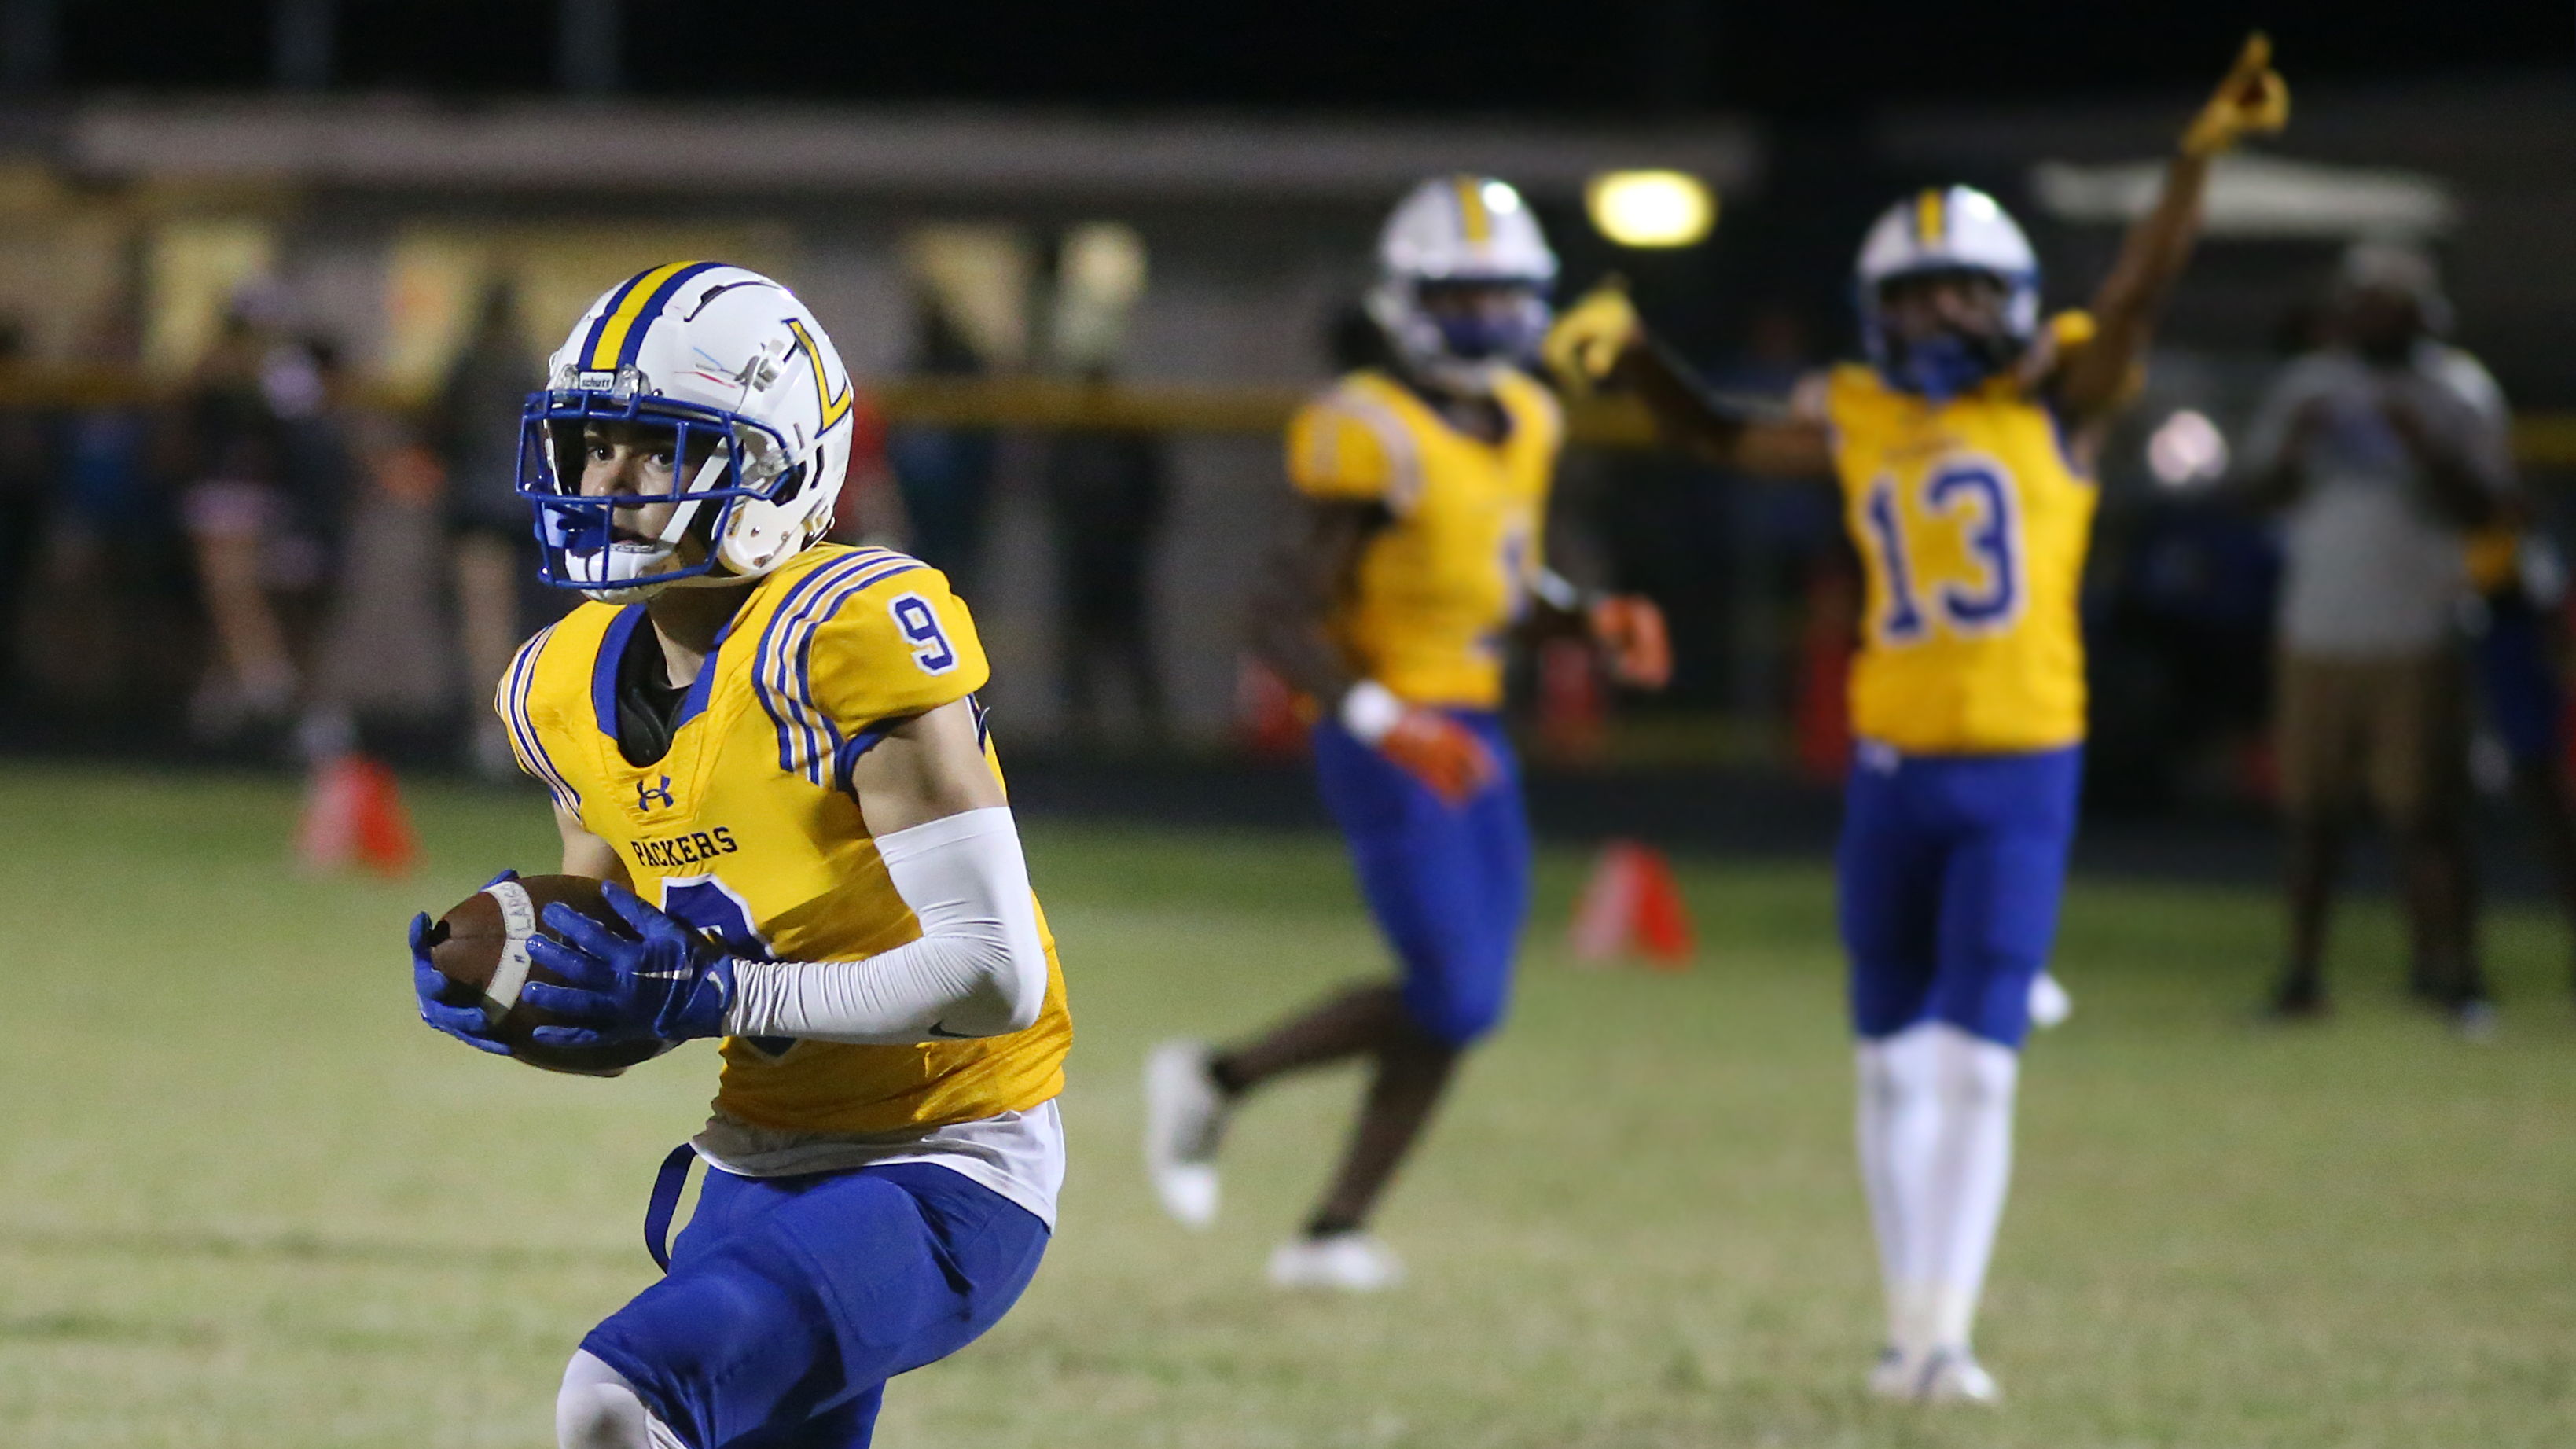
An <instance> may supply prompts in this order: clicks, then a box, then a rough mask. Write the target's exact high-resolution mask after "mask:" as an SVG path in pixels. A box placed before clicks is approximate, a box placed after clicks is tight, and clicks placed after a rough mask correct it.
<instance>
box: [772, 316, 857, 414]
mask: <svg viewBox="0 0 2576 1449" xmlns="http://www.w3.org/2000/svg"><path fill="white" fill-rule="evenodd" d="M787 330H788V331H790V332H793V333H795V334H796V343H797V345H798V346H800V347H802V348H804V349H805V358H806V360H807V361H809V362H811V363H813V364H814V401H815V402H816V403H818V404H820V405H821V406H822V409H823V426H822V429H821V431H823V432H827V433H828V432H830V431H831V430H832V425H833V424H834V423H837V422H839V421H840V420H841V419H842V417H843V416H844V415H845V414H847V413H848V412H849V410H850V380H849V379H848V378H846V377H845V378H843V379H841V395H840V396H839V397H834V396H832V383H831V379H829V378H827V377H825V376H823V349H822V348H819V347H817V346H815V345H814V339H813V338H812V337H810V336H808V335H806V332H805V324H804V323H802V322H799V321H797V320H796V319H795V318H793V317H790V318H788V319H787Z"/></svg>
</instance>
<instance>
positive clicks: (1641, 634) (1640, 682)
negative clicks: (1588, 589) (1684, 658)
mask: <svg viewBox="0 0 2576 1449" xmlns="http://www.w3.org/2000/svg"><path fill="white" fill-rule="evenodd" d="M1586 622H1588V623H1589V624H1590V625H1591V629H1592V643H1593V646H1594V647H1595V648H1598V649H1599V650H1600V651H1601V657H1602V658H1603V659H1604V660H1605V661H1607V662H1608V664H1609V666H1610V677H1611V678H1612V679H1615V680H1617V681H1618V682H1620V683H1621V684H1625V685H1629V686H1631V687H1633V688H1637V689H1661V688H1663V687H1664V686H1665V685H1667V684H1670V683H1672V680H1673V642H1672V637H1671V636H1670V635H1669V634H1667V633H1666V632H1665V631H1664V611H1663V610H1662V609H1659V608H1657V607H1655V601H1654V600H1652V599H1649V598H1647V597H1645V596H1644V595H1642V594H1614V595H1612V596H1611V597H1609V598H1606V599H1600V600H1596V601H1595V602H1594V603H1593V605H1592V611H1591V614H1590V616H1589V618H1588V619H1587V621H1586Z"/></svg>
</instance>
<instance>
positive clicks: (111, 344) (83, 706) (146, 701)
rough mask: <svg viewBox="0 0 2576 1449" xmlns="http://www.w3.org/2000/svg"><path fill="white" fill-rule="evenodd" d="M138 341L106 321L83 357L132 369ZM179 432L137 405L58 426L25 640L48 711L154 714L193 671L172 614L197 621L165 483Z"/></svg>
mask: <svg viewBox="0 0 2576 1449" xmlns="http://www.w3.org/2000/svg"><path fill="white" fill-rule="evenodd" d="M134 344H135V328H134V325H133V323H132V321H131V319H130V318H126V317H123V316H117V317H111V318H110V319H108V320H107V321H106V322H105V323H104V324H103V325H102V326H101V327H100V328H98V329H97V331H96V332H94V333H93V334H92V335H91V336H90V337H89V338H88V339H87V340H86V342H85V344H84V346H83V348H82V352H81V355H82V357H83V358H84V359H85V360H87V361H88V362H90V363H92V364H94V365H97V366H101V367H115V366H131V365H132V363H133V360H134V353H135V346H134ZM179 423H180V419H179V418H178V417H177V416H175V415H174V414H173V413H172V412H171V410H169V409H163V408H154V407H149V406H146V405H143V404H141V403H137V402H111V403H97V404H92V405H90V406H86V407H81V408H78V409H75V410H74V411H72V413H71V414H70V415H69V416H68V417H66V418H65V419H63V421H62V425H61V430H60V432H59V434H58V449H59V462H58V464H57V466H56V469H55V472H54V479H53V482H54V488H53V498H52V502H51V506H50V507H49V508H47V509H46V510H45V511H46V513H47V514H48V517H47V519H46V523H45V527H44V531H43V539H44V549H43V557H42V559H41V561H40V562H39V564H38V566H37V569H36V577H37V583H36V586H35V588H34V589H33V590H32V591H31V592H30V594H28V595H27V596H25V599H24V603H25V609H26V616H27V617H26V620H25V630H26V632H25V634H24V635H23V636H22V637H23V639H24V647H25V651H26V652H25V665H26V669H27V672H28V675H29V677H30V682H31V683H32V685H33V686H34V693H35V695H36V697H37V698H39V699H41V700H42V702H43V703H44V705H45V706H46V707H47V708H48V709H50V710H52V711H55V712H57V713H61V714H90V713H93V712H95V711H97V710H100V709H102V708H105V707H108V706H111V705H114V704H120V703H125V704H135V705H146V706H147V709H146V710H145V711H142V712H146V713H148V712H149V711H148V706H149V705H154V704H161V703H164V702H167V701H169V698H170V693H171V691H170V690H169V687H168V683H169V680H170V679H172V678H174V677H184V676H185V674H186V672H187V670H188V668H189V667H190V661H189V659H188V658H187V656H188V654H189V653H190V651H191V650H192V649H193V647H194V643H195V640H194V637H193V636H194V631H193V630H191V629H188V628H184V627H179V626H178V619H177V617H176V616H177V615H178V614H179V613H180V612H181V611H182V610H187V611H188V612H191V613H193V612H194V610H193V608H191V607H190V605H191V603H192V601H190V600H188V599H187V598H186V591H187V586H188V585H187V581H188V577H189V569H188V567H187V564H186V561H185V559H184V557H183V554H184V548H185V546H184V543H183V541H182V538H181V535H180V531H179V529H178V527H177V520H176V518H175V517H174V516H173V515H172V513H171V510H170V503H171V495H170V493H169V491H168V490H167V489H166V488H164V487H163V486H162V485H163V483H164V482H165V481H166V479H167V477H168V476H170V475H171V474H172V470H173V469H174V468H175V467H176V466H177V465H178V464H179V463H180V462H181V461H182V459H181V457H180V456H179V455H180V454H182V453H183V452H184V444H185V441H186V440H185V438H184V436H183V429H182V428H181V427H180V426H179ZM165 623H166V625H168V627H155V626H156V625H162V624H165ZM146 680H148V681H149V688H150V690H151V693H150V695H149V696H147V695H146V694H145V692H144V686H145V681H146Z"/></svg>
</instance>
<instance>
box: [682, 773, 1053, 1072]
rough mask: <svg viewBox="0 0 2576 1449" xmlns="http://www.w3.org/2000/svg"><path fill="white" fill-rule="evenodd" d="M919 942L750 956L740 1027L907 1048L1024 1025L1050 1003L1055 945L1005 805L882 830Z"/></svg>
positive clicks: (882, 845) (732, 1020) (734, 1013)
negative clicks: (1044, 935)
mask: <svg viewBox="0 0 2576 1449" xmlns="http://www.w3.org/2000/svg"><path fill="white" fill-rule="evenodd" d="M877 853H878V854H879V855H882V856H883V857H885V863H886V874H887V875H889V876H892V877H893V878H894V888H895V892H896V894H898V895H900V896H902V897H903V903H904V904H905V905H907V906H910V907H912V913H913V914H914V915H915V916H918V917H919V918H920V919H921V939H919V940H917V941H908V942H905V943H904V944H903V945H900V946H897V947H895V948H894V949H893V950H891V951H881V952H879V953H878V954H876V955H874V956H870V957H868V958H866V959H865V960H860V961H743V962H740V963H738V964H737V965H736V967H735V969H734V986H735V996H734V1004H733V1008H732V1009H731V1010H730V1011H727V1012H726V1013H725V1031H726V1032H727V1033H728V1034H731V1035H734V1036H795V1037H807V1038H811V1039H813V1040H815V1041H838V1042H864V1043H874V1044H881V1045H886V1044H891V1045H902V1044H908V1043H912V1042H922V1041H936V1040H939V1039H940V1038H943V1037H976V1036H1001V1035H1003V1034H1005V1033H1008V1032H1014V1031H1025V1030H1027V1029H1028V1028H1029V1027H1030V1026H1031V1025H1032V1024H1034V1023H1035V1022H1036V1021H1037V1019H1038V1009H1039V1008H1040V1007H1041V1006H1043V1005H1045V1003H1046V990H1047V960H1046V948H1045V947H1044V946H1043V945H1042V944H1040V942H1039V938H1038V914H1037V903H1036V900H1035V899H1034V898H1033V897H1032V896H1031V895H1030V894H1029V867H1028V862H1027V860H1026V858H1025V857H1023V856H1022V855H1021V854H1020V833H1019V830H1018V829H1017V827H1015V826H1014V825H1013V824H1012V822H1011V812H1010V808H1009V807H1008V806H1002V805H995V806H990V807H988V808H985V809H982V810H968V811H966V812H964V813H962V814H958V815H949V816H944V817H942V818H940V819H937V820H933V821H930V822H928V823H927V824H922V825H916V826H913V827H912V828H911V829H909V830H898V831H895V832H894V833H893V834H891V835H881V836H879V837H877Z"/></svg>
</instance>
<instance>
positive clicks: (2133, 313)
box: [2055, 33, 2290, 427]
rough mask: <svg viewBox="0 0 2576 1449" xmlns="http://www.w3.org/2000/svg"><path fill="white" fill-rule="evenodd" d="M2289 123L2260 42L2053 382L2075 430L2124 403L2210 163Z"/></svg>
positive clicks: (2140, 224)
mask: <svg viewBox="0 0 2576 1449" xmlns="http://www.w3.org/2000/svg"><path fill="white" fill-rule="evenodd" d="M2289 116H2290V91H2289V87H2288V86H2287V85H2286V84H2285V83H2284V82H2283V81H2282V79H2281V76H2280V73H2279V72H2277V71H2275V70H2273V69H2272V42H2271V41H2270V40H2268V39H2266V38H2265V37H2264V36H2262V35H2261V34H2259V33H2258V34H2256V35H2254V36H2252V37H2251V38H2249V39H2248V40H2247V41H2246V42H2245V49H2244V51H2243V52H2242V53H2240V54H2239V55H2238V56H2237V58H2236V66H2235V68H2234V69H2232V70H2230V71H2229V72H2228V73H2227V78H2226V79H2225V80H2223V81H2221V82H2219V86H2218V91H2217V93H2216V94H2215V95H2212V96H2211V97H2210V99H2209V103H2208V104H2207V105H2205V106H2203V107H2202V108H2201V110H2200V114H2199V115H2198V116H2196V117H2194V118H2193V120H2192V123H2191V126H2190V128H2189V129H2188V130H2186V131H2184V133H2183V137H2182V145H2181V147H2180V149H2179V150H2178V151H2177V152H2176V153H2175V155H2174V158H2173V160H2172V162H2171V163H2170V164H2168V165H2167V167H2166V168H2165V184H2164V189H2163V190H2162V191H2161V192H2159V193H2158V194H2157V197H2156V204H2155V206H2154V207H2153V208H2152V209H2150V210H2149V211H2148V212H2147V214H2146V215H2145V216H2143V217H2140V218H2139V219H2138V221H2137V223H2136V224H2135V225H2134V226H2132V227H2130V228H2129V235H2128V239H2127V240H2126V241H2125V242H2124V243H2123V244H2122V245H2121V248H2120V258H2119V260H2118V262H2116V263H2115V264H2113V266H2112V268H2111V274H2110V275H2109V276H2108V277H2105V278H2104V279H2103V281H2102V285H2101V288H2100V289H2099V290H2098V291H2096V292H2095V293H2094V295H2093V308H2092V310H2093V320H2094V323H2095V326H2096V329H2097V330H2096V331H2095V333H2094V335H2093V337H2092V340H2091V341H2089V342H2087V343H2085V344H2083V345H2082V346H2079V347H2077V348H2075V349H2074V350H2073V352H2072V353H2071V355H2070V356H2069V357H2068V358H2067V360H2066V362H2065V364H2064V366H2063V367H2061V368H2060V370H2059V372H2058V375H2057V378H2056V387H2055V391H2056V397H2057V402H2058V404H2059V406H2061V407H2063V408H2064V409H2066V411H2067V412H2068V413H2069V414H2071V415H2072V418H2073V421H2074V422H2075V423H2076V425H2077V426H2079V427H2082V426H2087V425H2097V424H2099V423H2101V422H2103V421H2104V420H2106V419H2108V418H2109V417H2110V415H2111V414H2112V413H2114V412H2116V411H2118V409H2119V408H2120V406H2121V405H2122V404H2123V403H2125V402H2126V401H2127V400H2128V398H2129V394H2130V393H2131V391H2132V390H2133V388H2134V382H2133V379H2134V377H2135V375H2136V371H2137V367H2138V364H2139V362H2140V361H2141V360H2142V359H2143V358H2144V357H2145V356H2146V352H2147V344H2148V343H2149V342H2150V341H2151V340H2152V339H2153V338H2154V336H2155V328H2156V321H2157V319H2158V318H2159V317H2160V316H2161V315H2162V314H2163V312H2164V307H2165V302H2166V299H2167V298H2168V297H2170V296H2171V295H2172V293H2173V285H2174V282H2175V281H2176V280H2177V279H2178V278H2180V277H2181V275H2182V269H2183V266H2184V264H2185V263H2187V262H2189V261H2190V260H2191V252H2192V247H2193V245H2194V244H2195V243H2197V242H2198V241H2199V239H2200V204H2201V195H2202V192H2203V191H2204V190H2205V189H2206V188H2207V186H2208V183H2209V167H2210V163H2211V162H2213V161H2215V160H2216V159H2217V158H2218V157H2219V156H2221V155H2223V154H2225V153H2226V152H2227V151H2229V150H2230V149H2232V148H2233V147H2234V146H2235V145H2236V143H2237V142H2239V141H2241V140H2243V139H2244V138H2245V137H2247V136H2250V135H2258V134H2264V133H2269V132H2273V131H2278V130H2280V129H2281V127H2282V126H2283V125H2284V124H2285V123H2287V122H2288V120H2289Z"/></svg>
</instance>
